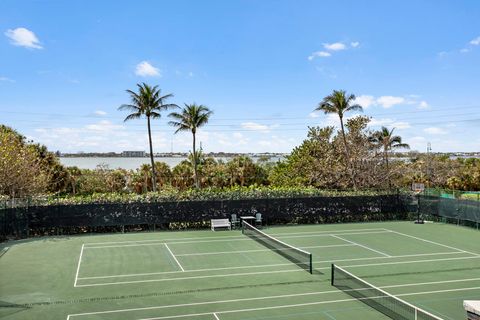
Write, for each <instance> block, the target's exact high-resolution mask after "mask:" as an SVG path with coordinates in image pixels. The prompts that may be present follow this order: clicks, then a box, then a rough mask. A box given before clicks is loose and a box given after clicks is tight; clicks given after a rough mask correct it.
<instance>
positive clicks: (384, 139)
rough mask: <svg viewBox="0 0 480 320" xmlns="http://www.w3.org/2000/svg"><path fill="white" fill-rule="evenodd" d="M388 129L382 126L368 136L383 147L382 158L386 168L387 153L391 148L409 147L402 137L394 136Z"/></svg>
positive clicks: (378, 145)
mask: <svg viewBox="0 0 480 320" xmlns="http://www.w3.org/2000/svg"><path fill="white" fill-rule="evenodd" d="M394 130H395V128H392V130H388V128H386V127H383V126H382V129H380V130H379V131H376V132H374V133H373V134H372V136H371V137H370V139H369V140H370V141H371V142H373V143H374V144H375V145H376V146H377V147H378V148H381V149H383V150H382V152H383V160H384V161H385V164H386V166H387V170H388V153H389V152H390V151H391V150H393V149H410V146H409V145H408V144H406V143H403V142H402V137H400V136H394V135H393V131H394Z"/></svg>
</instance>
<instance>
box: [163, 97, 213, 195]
mask: <svg viewBox="0 0 480 320" xmlns="http://www.w3.org/2000/svg"><path fill="white" fill-rule="evenodd" d="M212 114H213V111H211V110H210V109H208V107H206V106H204V105H201V104H200V105H197V104H195V103H193V104H185V107H184V108H183V109H182V110H181V111H180V112H172V113H170V114H169V115H168V116H169V117H170V118H172V119H174V120H173V121H169V122H168V123H169V124H170V125H172V126H173V127H175V128H177V130H176V131H175V133H178V132H180V131H190V132H191V133H192V136H193V152H192V154H193V174H194V177H195V186H196V187H197V188H199V187H200V184H199V180H198V171H197V166H198V157H197V152H196V147H195V134H196V133H197V129H198V128H200V127H202V126H204V125H205V124H207V123H208V120H209V118H210V116H211V115H212Z"/></svg>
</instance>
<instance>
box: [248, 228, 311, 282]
mask: <svg viewBox="0 0 480 320" xmlns="http://www.w3.org/2000/svg"><path fill="white" fill-rule="evenodd" d="M242 232H243V234H244V235H246V236H248V237H250V238H251V239H253V240H255V241H257V242H258V243H260V244H262V245H263V246H265V247H267V248H269V249H271V250H273V251H274V252H276V253H278V254H279V255H281V256H282V257H284V258H286V259H288V260H290V261H291V262H293V263H295V264H296V265H297V266H299V267H301V268H303V269H305V270H307V271H308V272H310V273H312V272H313V266H312V254H311V253H309V252H307V251H304V250H302V249H299V248H295V247H293V246H291V245H289V244H286V243H285V242H283V241H280V240H278V239H275V238H274V237H272V236H269V235H268V234H266V233H264V232H262V231H260V230H258V229H257V228H255V227H254V226H252V225H251V224H249V223H247V222H245V221H242Z"/></svg>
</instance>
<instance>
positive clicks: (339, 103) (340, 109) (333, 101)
mask: <svg viewBox="0 0 480 320" xmlns="http://www.w3.org/2000/svg"><path fill="white" fill-rule="evenodd" d="M354 101H355V95H353V94H347V93H346V91H344V90H333V92H332V94H330V95H328V96H326V97H325V98H323V100H322V102H320V103H319V104H318V106H317V108H315V111H323V112H324V113H325V114H331V113H335V114H337V115H338V117H339V118H340V128H341V132H342V137H343V144H344V145H345V157H346V160H347V166H348V165H349V166H350V167H351V170H352V183H353V187H354V188H355V189H356V187H357V185H356V181H355V180H356V179H355V168H354V166H353V165H352V163H351V159H350V151H349V148H348V144H347V138H346V136H345V128H344V125H343V117H344V115H345V113H347V112H349V111H363V108H362V106H361V105H359V104H356V103H354Z"/></svg>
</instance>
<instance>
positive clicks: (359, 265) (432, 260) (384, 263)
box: [315, 255, 480, 270]
mask: <svg viewBox="0 0 480 320" xmlns="http://www.w3.org/2000/svg"><path fill="white" fill-rule="evenodd" d="M479 258H480V255H478V256H473V257H472V256H469V257H460V258H446V259H430V260H416V261H395V262H382V263H371V264H356V265H351V266H340V267H342V268H355V267H370V266H386V265H390V264H409V263H422V262H436V261H455V260H468V259H479ZM315 269H320V270H321V269H326V268H315Z"/></svg>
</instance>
